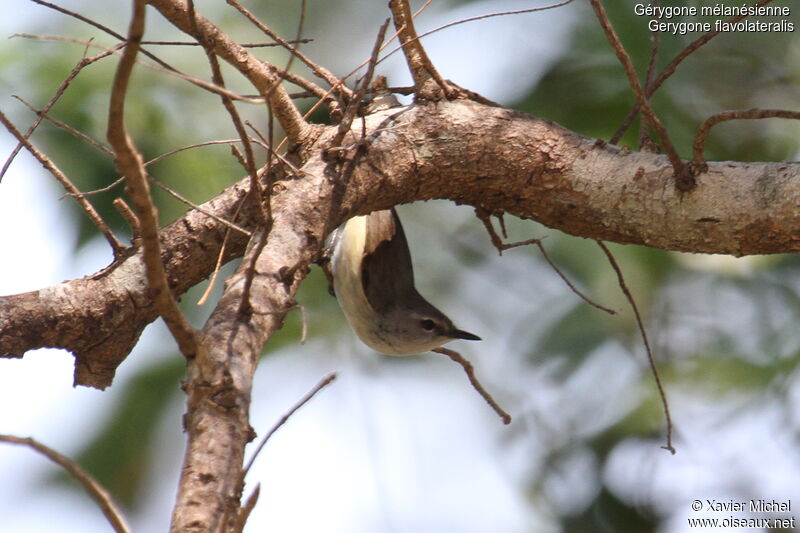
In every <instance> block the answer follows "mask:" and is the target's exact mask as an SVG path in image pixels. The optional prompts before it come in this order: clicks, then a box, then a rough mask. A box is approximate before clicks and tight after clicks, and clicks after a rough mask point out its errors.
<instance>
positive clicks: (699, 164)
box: [692, 108, 800, 172]
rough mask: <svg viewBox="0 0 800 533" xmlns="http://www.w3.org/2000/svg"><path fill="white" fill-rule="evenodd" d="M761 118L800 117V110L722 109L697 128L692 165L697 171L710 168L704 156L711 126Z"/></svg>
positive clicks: (796, 118)
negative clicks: (728, 121) (730, 121)
mask: <svg viewBox="0 0 800 533" xmlns="http://www.w3.org/2000/svg"><path fill="white" fill-rule="evenodd" d="M759 118H791V119H795V120H798V119H800V112H798V111H787V110H784V109H756V108H754V109H738V110H733V111H722V112H720V113H716V114H714V115H711V116H710V117H708V118H707V119H706V120H705V122H703V125H702V126H700V129H699V130H697V135H696V136H695V138H694V143H693V144H692V166H693V167H694V168H695V170H696V171H697V172H705V171H706V170H708V165H707V164H706V161H705V159H704V158H703V151H704V149H705V143H706V138H707V137H708V133H709V131H711V128H713V127H714V126H716V125H717V124H719V123H720V122H724V121H726V120H739V119H759Z"/></svg>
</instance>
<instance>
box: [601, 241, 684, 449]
mask: <svg viewBox="0 0 800 533" xmlns="http://www.w3.org/2000/svg"><path fill="white" fill-rule="evenodd" d="M595 242H597V245H598V246H599V247H600V249H601V250H603V253H604V254H606V258H608V262H609V263H610V264H611V267H612V268H613V269H614V272H616V274H617V282H618V283H619V288H620V289H622V292H623V293H624V294H625V298H627V299H628V303H629V304H631V309H633V314H634V316H635V317H636V324H637V326H639V333H641V335H642V341H643V342H644V347H645V350H647V361H648V363H650V370H651V371H652V372H653V379H655V381H656V387H658V394H659V395H660V396H661V405H662V406H663V407H664V417H665V418H666V419H667V442H666V444H664V446H662V448H664V449H665V450H667V451H668V452H670V453H671V454H672V455H675V448H674V447H673V446H672V415H670V412H669V402H668V401H667V393H666V392H664V385H662V383H661V376H660V375H659V373H658V367H657V366H656V360H655V357H653V350H652V349H651V348H650V341H648V340H647V333H646V332H645V329H644V322H643V321H642V315H640V314H639V307H638V306H637V305H636V300H634V299H633V294H631V291H630V290H628V285H627V284H626V283H625V276H623V275H622V269H621V268H620V267H619V264H618V263H617V260H616V259H615V258H614V254H612V253H611V250H609V249H608V246H606V245H605V243H604V242H603V241H595Z"/></svg>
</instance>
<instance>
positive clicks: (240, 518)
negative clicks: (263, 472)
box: [233, 483, 261, 533]
mask: <svg viewBox="0 0 800 533" xmlns="http://www.w3.org/2000/svg"><path fill="white" fill-rule="evenodd" d="M260 495H261V483H257V484H256V486H255V488H254V489H253V492H251V493H250V496H248V497H247V501H245V502H244V505H243V506H242V507H241V509H239V514H238V515H237V517H236V525H235V526H234V529H233V533H242V531H244V526H246V525H247V520H248V519H249V518H250V513H252V512H253V509H255V507H256V504H257V503H258V497H259V496H260Z"/></svg>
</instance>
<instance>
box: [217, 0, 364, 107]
mask: <svg viewBox="0 0 800 533" xmlns="http://www.w3.org/2000/svg"><path fill="white" fill-rule="evenodd" d="M227 1H228V4H230V5H231V6H233V7H234V8H236V9H237V10H238V11H239V12H240V13H241V14H242V15H244V16H245V17H247V19H248V20H249V21H250V22H252V23H253V24H254V25H255V26H256V27H257V28H258V29H259V30H261V31H262V32H263V33H265V34H266V35H268V36H269V37H270V38H271V39H274V40H275V42H276V43H278V44H279V45H281V46H283V47H284V48H286V49H287V50H288V51H289V52H291V54H292V56H293V57H297V58H298V59H299V60H300V61H302V62H303V63H305V64H306V65H307V66H308V67H309V69H311V72H312V73H313V74H314V75H315V76H317V77H318V78H320V79H323V80H325V81H326V82H328V84H330V86H331V87H332V88H333V89H335V90H337V91H338V92H339V93H340V94H341V95H342V96H343V97H344V98H345V101H348V100H349V99H350V96H352V94H351V92H350V89H348V88H347V87H345V86H344V84H343V83H342V81H341V80H340V79H339V78H337V77H336V76H335V75H334V74H333V73H332V72H331V71H329V70H328V69H326V68H325V67H323V66H321V65H319V64H317V63H315V62H314V61H312V60H311V59H309V58H308V57H306V56H305V55H304V54H303V53H301V52H300V51H299V50H298V49H297V48H296V47H294V46H292V45H291V43H290V42H289V41H286V40H285V39H283V38H281V37H280V36H279V35H278V34H276V33H275V32H274V31H272V30H271V29H270V28H269V27H268V26H267V25H265V24H264V23H263V22H261V21H260V20H258V17H256V16H255V15H254V14H253V13H251V12H250V11H249V10H248V9H247V8H245V7H244V6H242V5H241V4H240V3H239V2H238V1H237V0H227ZM304 9H305V8H303V10H304ZM301 20H302V19H301ZM301 29H302V22H301V24H300V25H299V30H301ZM286 70H287V71H288V68H287V69H286ZM312 85H313V88H306V89H308V90H311V91H312V92H313V93H314V94H315V95H317V96H319V97H320V99H321V100H325V98H326V97H325V95H330V91H328V92H327V93H326V92H325V91H322V89H320V88H319V87H318V86H316V85H314V84H312Z"/></svg>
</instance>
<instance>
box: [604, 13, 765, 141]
mask: <svg viewBox="0 0 800 533" xmlns="http://www.w3.org/2000/svg"><path fill="white" fill-rule="evenodd" d="M771 2H772V0H760V1H759V2H756V3H755V4H753V7H761V6H763V5H766V4H769V3H771ZM746 17H747V12H746V11H745V12H744V14H742V15H736V16H734V17H731V18H729V19H728V20H726V21H725V24H735V23H737V22H739V21H740V20H742V19H744V18H746ZM720 33H722V32H721V31H719V30H712V31H709V32H706V33H704V34H703V35H701V36H700V37H698V38H697V39H695V40H694V41H692V42H691V43H689V44H688V45H687V46H686V48H684V49H683V50H681V51H680V53H679V54H678V55H676V56H675V57H674V58H673V59H672V61H670V62H669V64H668V65H667V66H666V67H664V70H662V71H661V74H659V75H658V77H656V79H655V80H653V81H652V82H650V81H649V77H648V84H647V97H648V98H650V97H651V96H653V94H654V93H655V92H656V91H657V90H658V89H659V87H661V85H663V84H664V82H665V81H667V79H669V77H670V76H672V75H673V74H675V71H676V70H677V69H678V65H680V64H681V63H682V62H683V60H684V59H686V58H687V57H689V56H690V55H692V54H693V53H694V52H695V51H697V50H698V49H699V48H700V47H702V46H703V45H705V44H706V43H707V42H709V41H710V40H711V39H713V38H714V37H716V36H717V35H719V34H720ZM639 109H640V108H639V103H638V102H637V103H636V104H634V105H633V108H632V109H631V110H630V112H629V113H628V115H627V116H626V117H625V119H624V120H623V121H622V124H621V125H620V127H619V128H617V131H616V132H615V133H614V135H613V136H612V137H611V139H610V140H609V141H608V142H610V143H611V144H617V143H618V142H619V140H620V139H621V138H622V136H623V135H625V132H626V131H627V130H628V127H629V126H630V125H631V122H633V119H634V118H636V115H637V114H638V113H639Z"/></svg>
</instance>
